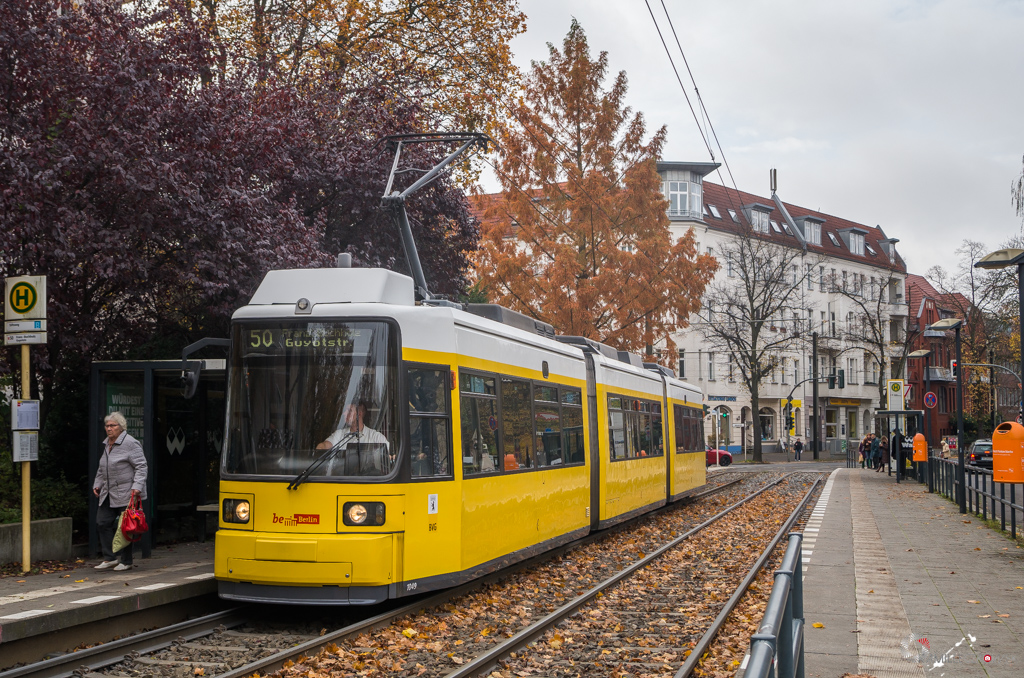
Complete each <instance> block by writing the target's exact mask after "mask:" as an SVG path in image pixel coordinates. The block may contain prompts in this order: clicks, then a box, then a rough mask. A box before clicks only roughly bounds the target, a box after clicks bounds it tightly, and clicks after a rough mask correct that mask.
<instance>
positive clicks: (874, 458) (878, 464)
mask: <svg viewBox="0 0 1024 678" xmlns="http://www.w3.org/2000/svg"><path fill="white" fill-rule="evenodd" d="M871 462H872V463H873V464H874V465H875V473H878V472H879V471H881V470H882V441H881V440H879V439H878V436H876V435H872V436H871Z"/></svg>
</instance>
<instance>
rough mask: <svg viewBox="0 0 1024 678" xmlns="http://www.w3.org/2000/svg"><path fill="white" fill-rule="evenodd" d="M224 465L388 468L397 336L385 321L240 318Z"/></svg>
mask: <svg viewBox="0 0 1024 678" xmlns="http://www.w3.org/2000/svg"><path fill="white" fill-rule="evenodd" d="M231 359H232V366H231V367H232V369H231V384H230V386H229V390H228V408H229V415H228V432H227V441H226V445H225V448H224V450H225V452H224V459H223V461H222V471H223V473H224V474H227V475H230V474H246V475H268V476H288V477H290V478H291V477H296V476H297V475H299V474H302V473H304V472H307V476H308V477H310V478H322V479H326V478H332V477H337V478H346V479H347V481H348V482H351V481H352V479H353V478H368V477H382V476H387V475H389V474H390V473H391V471H392V470H393V469H394V468H395V465H396V455H397V453H398V451H399V445H398V418H397V416H396V407H397V384H398V337H397V332H395V331H394V330H393V329H392V328H391V327H390V326H389V325H388V324H387V323H384V322H341V321H327V322H315V321H310V322H303V323H294V322H273V321H258V322H254V323H239V324H236V325H235V327H234V336H233V339H232V358H231Z"/></svg>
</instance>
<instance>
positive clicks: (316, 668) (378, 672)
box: [281, 473, 809, 677]
mask: <svg viewBox="0 0 1024 678" xmlns="http://www.w3.org/2000/svg"><path fill="white" fill-rule="evenodd" d="M722 475H727V474H722ZM781 475H782V474H780V473H764V474H756V475H754V474H751V475H750V476H747V475H746V474H744V476H745V477H744V479H743V481H742V482H740V483H737V484H736V485H733V486H731V487H729V488H726V489H725V490H723V491H722V492H720V493H718V494H715V495H712V496H710V497H706V498H703V499H701V500H700V501H699V502H697V503H695V504H693V505H689V506H682V507H678V508H675V509H674V510H670V511H666V512H664V513H660V514H658V515H654V516H651V517H650V518H649V519H647V520H643V521H640V522H638V523H637V524H635V525H632V526H630V527H629V528H627V529H623V530H621V531H619V532H612V533H610V534H608V535H607V536H606V537H605V538H604V539H602V540H600V541H597V542H592V543H589V544H585V545H583V546H580V547H579V548H576V549H573V550H571V551H569V552H567V553H565V554H562V555H561V556H558V557H556V558H554V559H552V560H550V561H548V562H546V563H544V564H542V565H539V566H537V567H534V568H531V569H529V570H524V571H521V572H518V573H514V574H512V575H510V576H509V577H507V578H505V579H503V580H501V581H499V582H497V583H495V584H491V585H489V586H486V587H484V588H483V589H481V590H479V591H476V592H474V593H471V594H468V595H465V596H463V597H461V598H459V599H457V600H453V601H451V602H449V603H447V604H445V605H442V606H439V607H435V608H431V609H428V610H425V611H424V612H422V613H419V614H416V615H410V616H407V617H405V618H402V619H399V620H397V621H395V622H394V623H392V624H391V626H389V627H388V628H385V629H382V630H380V631H377V632H375V633H373V634H364V635H361V636H359V637H358V638H355V639H353V640H352V641H351V642H347V643H343V644H340V646H338V645H332V646H330V647H329V648H327V650H326V651H324V652H321V653H319V654H318V655H317V656H315V657H309V658H306V659H305V660H303V661H301V662H299V663H298V664H295V665H292V666H289V667H288V668H286V669H284V670H283V671H282V672H281V673H282V674H283V675H284V676H289V677H297V676H300V675H303V676H314V675H319V674H328V673H330V674H336V675H360V676H384V675H387V676H443V675H445V674H447V673H448V672H450V671H452V670H454V669H455V668H457V667H458V666H460V665H462V664H464V663H466V662H467V661H469V660H471V659H473V658H474V657H475V656H477V655H479V654H481V653H482V652H484V651H486V650H488V649H490V648H491V647H492V646H493V645H494V644H496V643H499V642H502V641H504V640H505V639H506V638H508V637H511V636H512V635H514V634H515V633H517V632H518V631H520V630H521V629H522V628H524V627H526V626H528V625H529V624H530V623H532V622H533V621H536V620H537V619H539V618H540V617H543V616H544V615H546V614H548V613H549V612H551V611H553V610H554V609H556V608H557V607H559V606H561V605H563V604H565V603H566V602H568V601H570V600H572V599H573V598H575V597H576V596H578V595H580V594H581V593H583V592H585V591H586V590H588V589H590V588H592V587H593V586H595V585H596V584H598V583H600V582H601V581H602V580H604V579H606V578H607V577H609V576H611V575H612V574H614V573H615V572H618V571H619V570H621V569H622V568H624V567H626V566H627V565H629V564H630V563H632V562H634V561H636V560H638V559H640V558H642V557H644V555H645V554H647V553H650V552H652V551H653V550H654V549H656V548H658V547H659V546H661V545H663V544H665V543H666V542H668V541H670V540H671V539H673V538H675V537H677V536H678V535H679V534H681V533H683V532H685V531H687V530H689V529H691V528H693V527H695V526H696V525H698V524H700V523H701V522H703V521H704V520H706V519H707V518H709V517H711V516H713V515H714V514H716V513H718V512H720V511H721V510H722V509H723V508H724V507H726V506H728V505H730V504H733V503H735V502H736V501H738V500H739V499H741V498H743V497H745V496H747V495H749V494H751V493H752V492H753V491H755V490H757V489H760V488H761V487H763V486H765V485H767V484H769V483H771V482H773V481H775V480H777V479H778V478H779V477H780V476H781ZM728 479H731V478H728ZM805 481H806V478H805ZM808 482H809V481H808ZM791 485H792V486H793V487H795V488H799V487H803V485H802V483H796V484H793V483H786V486H787V487H790V486H791ZM805 491H806V487H804V489H803V490H800V491H799V492H798V493H797V492H795V491H790V494H798V495H799V496H802V494H803V492H805ZM799 496H797V497H796V499H794V500H793V502H792V503H791V504H790V507H789V509H786V514H785V515H788V512H789V511H790V510H792V505H793V504H795V502H796V501H798V500H799ZM781 503H782V502H781V501H780V500H779V499H778V498H777V497H776V499H775V500H773V501H763V502H762V504H760V506H761V509H760V510H761V512H762V513H764V512H766V511H769V510H771V509H772V504H776V505H779V504H781ZM783 519H784V518H783ZM749 520H750V518H749V517H748V521H749ZM714 529H715V528H712V530H714ZM777 529H778V524H775V526H774V528H773V533H774V530H777ZM752 532H753V530H752V529H750V528H747V529H746V530H745V531H743V534H748V535H749V534H750V533H752ZM743 538H744V537H742V536H739V537H737V539H738V540H739V541H742V540H743ZM708 548H709V547H708V546H705V547H704V549H705V550H706V549H708ZM741 550H745V547H744V548H743V549H741V548H740V547H738V546H734V547H732V550H730V551H729V552H728V553H730V554H734V555H735V554H738V553H739V551H741ZM723 553H724V552H723ZM701 557H703V556H701ZM753 557H756V554H755V555H754V556H753ZM655 567H656V568H657V567H658V565H657V564H656V565H655ZM694 571H695V570H694V569H693V568H692V567H690V569H689V570H687V572H688V573H689V572H694ZM690 578H691V579H692V578H693V576H692V574H691V575H690ZM718 578H719V577H718V575H717V574H715V575H713V576H711V577H709V578H708V581H714V580H716V579H718ZM722 581H723V582H724V579H723V580H722ZM723 585H724V584H723ZM673 586H674V587H676V588H685V589H687V590H689V584H687V583H686V582H685V581H684V580H683V579H679V580H678V581H676V582H675V583H674V584H673ZM673 586H668V587H664V588H663V589H661V590H659V591H657V595H658V596H659V597H662V598H665V600H668V599H669V598H671V599H673V600H674V599H676V598H677V597H678V596H677V594H675V593H673V592H672V591H671V589H672V588H673ZM621 587H622V585H620V587H619V588H621ZM728 595H729V594H728V593H726V594H725V595H724V597H722V598H721V601H724V600H726V599H727V598H728ZM656 602H657V599H655V598H652V597H651V595H650V591H647V590H644V591H642V593H641V594H640V595H638V597H637V598H636V600H635V601H633V602H631V603H629V605H631V606H632V607H631V610H632V611H633V612H634V614H632V615H629V614H623V618H624V619H625V618H627V617H631V618H633V617H635V618H637V621H631V622H629V623H630V624H642V623H645V618H646V616H647V615H648V614H649V612H648V609H647V607H645V605H646V604H647V603H656ZM636 612H642V613H643V614H635V613H636ZM692 612H693V610H691V609H690V608H684V609H680V610H677V611H676V614H677V615H690V614H692ZM713 617H714V614H712V615H711V618H713ZM624 628H625V627H624ZM616 633H620V632H616ZM556 644H557V643H556ZM566 645H567V646H569V645H571V643H567V644H566ZM672 645H673V647H674V646H677V645H678V642H673V643H672ZM656 646H657V645H652V647H656ZM548 670H549V671H550V669H548ZM534 673H537V671H536V670H535V669H530V674H534ZM562 674H564V675H577V674H580V672H579V671H571V672H565V671H563V672H562ZM499 675H515V674H508V673H504V672H503V673H500V674H499ZM524 675H529V674H524ZM545 675H559V673H558V672H556V673H549V674H545ZM580 675H582V674H580Z"/></svg>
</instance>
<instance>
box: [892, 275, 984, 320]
mask: <svg viewBox="0 0 1024 678" xmlns="http://www.w3.org/2000/svg"><path fill="white" fill-rule="evenodd" d="M922 299H933V300H934V301H935V303H936V304H937V305H938V306H939V308H941V309H942V310H944V311H948V312H950V313H953V314H954V315H955V316H957V317H959V316H961V315H964V314H966V313H968V312H969V311H970V309H971V301H970V299H968V298H967V297H965V296H964V295H963V294H961V293H960V292H953V293H950V294H943V293H942V292H939V291H938V290H936V289H935V288H934V287H933V286H932V284H931V283H930V282H928V280H927V279H925V278H924V277H923V276H919V275H917V274H916V273H908V274H907V303H908V304H910V311H911V313H916V307H918V306H920V305H921V300H922Z"/></svg>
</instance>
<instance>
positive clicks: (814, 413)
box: [811, 332, 821, 461]
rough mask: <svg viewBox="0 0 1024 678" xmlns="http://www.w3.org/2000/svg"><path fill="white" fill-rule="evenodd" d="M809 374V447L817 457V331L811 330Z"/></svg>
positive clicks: (819, 444) (819, 427) (818, 442)
mask: <svg viewBox="0 0 1024 678" xmlns="http://www.w3.org/2000/svg"><path fill="white" fill-rule="evenodd" d="M811 374H813V375H814V380H813V381H814V386H813V389H812V393H813V395H812V396H811V427H812V428H811V435H812V436H813V438H814V439H813V442H812V443H811V447H812V448H813V449H814V459H815V461H817V459H818V448H819V447H820V446H821V434H820V433H819V431H820V429H821V425H820V424H819V423H818V333H817V332H811Z"/></svg>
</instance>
